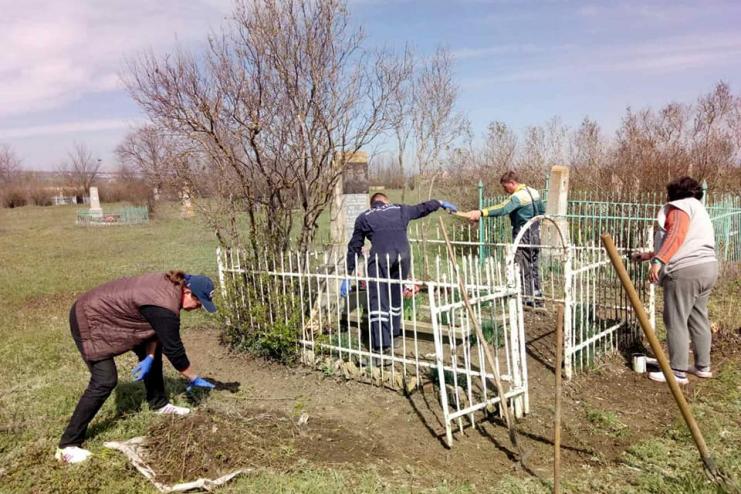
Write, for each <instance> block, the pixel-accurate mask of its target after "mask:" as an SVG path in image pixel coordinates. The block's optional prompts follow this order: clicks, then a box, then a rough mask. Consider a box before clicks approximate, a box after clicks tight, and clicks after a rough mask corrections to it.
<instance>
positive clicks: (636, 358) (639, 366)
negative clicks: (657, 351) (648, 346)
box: [633, 353, 646, 374]
mask: <svg viewBox="0 0 741 494" xmlns="http://www.w3.org/2000/svg"><path fill="white" fill-rule="evenodd" d="M633 370H634V371H635V372H637V373H639V374H643V373H645V372H646V355H645V354H643V353H634V354H633Z"/></svg>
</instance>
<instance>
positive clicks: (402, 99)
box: [389, 48, 415, 202]
mask: <svg viewBox="0 0 741 494" xmlns="http://www.w3.org/2000/svg"><path fill="white" fill-rule="evenodd" d="M414 65H415V60H414V54H413V53H412V51H411V50H410V49H409V48H407V49H406V50H405V51H404V55H403V57H402V58H401V59H400V66H399V68H398V70H399V74H400V76H401V83H400V84H399V85H398V86H397V87H396V90H395V91H393V92H392V93H391V95H390V98H389V120H390V125H391V131H392V134H393V136H394V139H395V141H396V166H397V169H398V172H397V174H398V176H401V177H402V180H403V182H402V184H401V202H404V200H405V196H406V191H407V185H408V184H407V181H406V180H404V177H405V176H406V174H407V170H406V167H405V158H406V155H407V145H408V144H409V140H410V138H411V137H412V133H413V128H414V127H413V122H414V111H413V110H414V79H413V74H414Z"/></svg>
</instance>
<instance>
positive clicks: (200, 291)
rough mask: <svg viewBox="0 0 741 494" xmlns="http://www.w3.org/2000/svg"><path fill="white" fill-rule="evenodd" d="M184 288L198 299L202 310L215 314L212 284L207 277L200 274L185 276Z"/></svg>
mask: <svg viewBox="0 0 741 494" xmlns="http://www.w3.org/2000/svg"><path fill="white" fill-rule="evenodd" d="M185 286H186V287H187V288H188V289H189V290H190V291H191V292H193V295H195V296H196V297H197V298H198V301H199V302H200V303H201V305H202V306H203V308H204V309H206V310H207V311H208V312H216V305H214V300H213V296H214V282H213V281H211V278H209V277H208V276H203V275H200V274H186V275H185Z"/></svg>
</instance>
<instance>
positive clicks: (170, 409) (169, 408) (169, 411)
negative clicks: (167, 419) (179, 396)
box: [157, 403, 190, 415]
mask: <svg viewBox="0 0 741 494" xmlns="http://www.w3.org/2000/svg"><path fill="white" fill-rule="evenodd" d="M157 413H159V414H162V415H188V414H189V413H190V408H185V407H179V406H177V405H173V404H172V403H168V404H167V405H165V406H163V407H162V408H160V409H159V410H157Z"/></svg>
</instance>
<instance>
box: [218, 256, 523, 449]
mask: <svg viewBox="0 0 741 494" xmlns="http://www.w3.org/2000/svg"><path fill="white" fill-rule="evenodd" d="M459 246H460V245H459ZM414 252H418V249H416V248H415V249H412V256H411V258H410V259H409V268H408V272H403V270H402V271H401V272H399V271H396V272H395V273H396V274H397V275H396V276H395V277H391V276H370V275H369V273H372V272H373V271H374V268H373V266H372V264H373V262H375V263H376V264H377V265H380V264H384V263H385V265H386V266H394V264H395V262H394V261H392V260H391V259H372V260H370V261H367V262H361V269H359V270H358V272H357V273H355V274H354V275H353V276H350V277H349V278H347V277H346V276H344V273H345V262H344V259H342V260H341V259H337V258H331V257H330V254H329V253H326V252H322V253H320V252H310V253H296V252H293V253H286V254H283V255H280V254H279V255H276V256H273V258H272V260H268V259H267V257H266V258H263V259H262V260H260V261H254V260H252V261H251V260H248V259H247V258H246V257H245V254H244V252H240V251H238V250H228V251H227V250H219V251H218V254H217V255H218V264H219V278H220V281H221V287H222V295H223V298H224V302H225V304H226V306H227V307H228V313H229V314H231V316H230V317H231V318H232V320H231V321H230V325H231V326H233V327H234V329H235V330H237V331H238V332H240V333H242V334H245V335H247V337H249V335H250V334H258V333H261V332H266V333H267V331H266V330H267V328H268V327H272V328H275V327H276V325H283V327H286V328H290V327H295V328H296V329H297V331H295V332H294V333H292V334H294V335H295V344H296V345H297V346H298V350H299V352H300V358H301V360H302V362H303V363H304V364H306V365H310V366H312V367H316V368H319V369H321V370H322V371H324V372H325V373H328V374H333V375H343V376H344V377H345V378H348V379H355V380H360V381H364V382H368V383H372V384H375V385H378V386H384V387H388V388H392V389H396V390H402V391H404V392H407V393H410V392H413V391H414V390H415V389H418V388H421V387H422V386H424V385H425V384H429V383H431V384H432V385H434V386H435V387H436V389H437V391H438V393H439V399H440V406H441V410H440V412H441V415H442V417H441V418H442V421H443V423H444V424H445V429H446V430H445V436H446V441H447V443H448V444H449V445H452V442H453V429H454V428H456V427H457V428H458V429H459V430H462V429H463V428H464V427H466V426H467V425H473V424H474V423H475V422H476V420H477V412H484V411H485V410H486V409H488V410H489V411H492V410H493V409H495V406H496V404H497V403H498V402H499V401H500V399H501V398H500V396H498V394H497V393H496V391H495V387H494V386H493V378H494V376H493V373H492V369H490V368H489V366H488V364H487V363H486V361H485V359H484V350H483V347H482V346H481V344H480V342H479V341H477V338H476V335H475V332H474V331H473V323H472V321H471V320H470V318H469V316H468V313H467V312H466V307H465V305H464V302H463V301H462V296H461V293H460V289H459V285H458V281H457V278H456V275H455V268H454V266H453V262H456V263H458V269H459V270H460V273H461V276H462V277H463V283H464V286H465V288H466V290H467V292H468V295H469V299H470V300H469V302H470V304H471V305H472V307H473V310H474V312H475V314H476V315H477V318H478V319H479V323H480V325H481V326H482V329H483V332H484V338H485V339H486V340H487V342H488V343H489V344H490V345H492V346H493V352H492V353H493V355H494V359H495V364H496V365H497V367H498V369H497V370H498V371H499V374H500V376H501V379H502V381H503V382H504V386H505V387H506V388H507V390H506V391H505V394H506V396H507V399H509V400H510V406H512V407H513V408H514V410H515V412H516V414H517V415H518V416H521V415H522V414H524V413H527V411H528V401H527V367H526V362H525V346H524V341H525V340H524V333H523V327H522V320H523V317H522V305H521V301H520V300H519V296H520V295H519V288H518V286H517V285H514V286H508V285H507V278H506V275H505V273H504V269H503V265H502V264H500V263H497V262H495V259H494V258H489V259H486V260H484V261H483V262H480V261H479V259H478V258H476V257H473V256H470V255H461V256H460V257H456V259H450V258H448V257H447V256H446V255H437V254H436V255H434V256H427V257H426V262H424V261H423V260H420V259H417V258H415V256H414ZM399 261H400V260H399V259H397V260H396V262H399ZM422 264H427V265H428V267H427V269H425V273H424V274H423V275H419V276H418V275H417V274H416V270H417V268H418V267H419V266H420V265H422ZM423 269H424V268H423ZM386 273H388V271H386ZM345 279H348V280H349V281H350V285H351V287H352V290H351V291H350V293H349V295H348V296H347V297H342V296H341V294H340V286H341V283H342V282H343V280H345ZM374 290H375V293H374ZM383 292H385V293H383ZM382 299H383V300H387V301H388V303H384V302H382V301H381V300H382ZM396 304H399V305H396ZM384 331H387V337H388V339H387V341H386V342H383V339H384V335H383V333H384ZM374 333H375V335H374ZM289 334H291V333H289ZM384 347H386V348H385V349H384ZM478 416H479V417H480V416H481V413H479V415H478Z"/></svg>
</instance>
